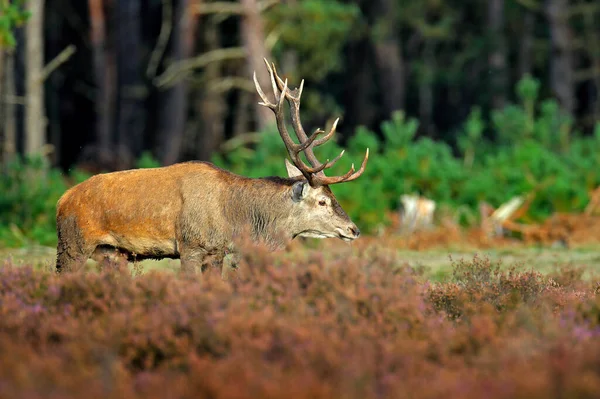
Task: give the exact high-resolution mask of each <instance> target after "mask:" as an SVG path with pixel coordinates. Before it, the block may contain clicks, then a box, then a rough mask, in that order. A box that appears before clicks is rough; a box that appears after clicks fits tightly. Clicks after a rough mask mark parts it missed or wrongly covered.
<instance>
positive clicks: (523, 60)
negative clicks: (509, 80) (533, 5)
mask: <svg viewBox="0 0 600 399" xmlns="http://www.w3.org/2000/svg"><path fill="white" fill-rule="evenodd" d="M523 14H524V15H523V31H522V32H521V38H520V45H519V71H518V76H517V79H521V78H522V77H523V76H525V75H529V74H531V70H532V58H533V29H534V27H535V14H534V13H533V12H531V11H530V10H527V9H525V10H523Z"/></svg>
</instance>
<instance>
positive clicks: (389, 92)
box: [373, 0, 405, 118]
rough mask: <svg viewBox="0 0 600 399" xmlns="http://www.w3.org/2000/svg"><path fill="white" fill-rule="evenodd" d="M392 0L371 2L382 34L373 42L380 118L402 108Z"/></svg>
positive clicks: (399, 52)
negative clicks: (379, 93) (379, 90)
mask: <svg viewBox="0 0 600 399" xmlns="http://www.w3.org/2000/svg"><path fill="white" fill-rule="evenodd" d="M395 5H396V1H395V0H378V1H376V2H375V5H374V7H375V8H376V13H377V17H376V21H377V23H378V24H382V25H380V26H381V27H382V29H381V32H382V36H381V37H378V38H375V41H374V43H373V46H374V50H375V51H374V52H375V64H376V66H377V77H378V78H379V86H380V89H381V94H382V100H383V101H382V104H381V105H382V111H383V113H384V115H383V117H384V118H389V117H390V115H391V113H392V112H394V111H397V110H399V109H402V108H404V91H405V78H404V60H403V58H402V44H401V42H400V39H399V37H398V34H397V32H396V31H395V27H396V22H397V21H396V6H395Z"/></svg>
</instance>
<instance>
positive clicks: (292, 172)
mask: <svg viewBox="0 0 600 399" xmlns="http://www.w3.org/2000/svg"><path fill="white" fill-rule="evenodd" d="M285 168H286V170H287V173H288V177H296V176H302V172H300V169H298V168H297V167H295V166H294V165H292V163H291V162H290V161H288V159H287V158H286V159H285Z"/></svg>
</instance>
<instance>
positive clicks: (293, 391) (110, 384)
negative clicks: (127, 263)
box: [0, 248, 600, 399]
mask: <svg viewBox="0 0 600 399" xmlns="http://www.w3.org/2000/svg"><path fill="white" fill-rule="evenodd" d="M245 253H246V254H247V255H245V256H244V258H243V260H242V262H241V265H240V269H239V270H238V271H237V272H235V273H232V274H231V278H230V279H229V280H228V281H222V280H221V278H220V275H219V273H218V272H216V270H208V271H207V272H206V273H205V274H204V275H203V276H202V278H198V277H197V276H192V277H189V276H184V275H178V274H173V273H165V272H150V273H146V274H142V275H136V276H134V275H132V274H131V273H130V272H129V271H128V269H123V268H120V269H118V270H117V271H114V270H112V271H111V270H110V268H108V267H105V268H104V270H103V271H101V272H89V273H71V274H65V275H62V276H56V275H54V274H53V273H50V272H44V271H34V270H33V269H32V268H30V267H14V266H12V265H10V264H4V265H3V266H2V267H1V268H0V351H1V352H2V358H3V362H0V387H1V392H2V396H3V397H20V398H35V397H45V398H59V397H60V398H70V397H81V396H85V397H87V398H96V397H97V398H111V397H131V398H135V397H140V398H141V397H143V398H145V399H151V398H164V397H171V398H185V397H195V398H196V397H212V398H219V397H235V398H257V397H261V398H263V397H268V398H280V397H281V398H284V397H285V398H289V397H294V398H308V397H310V398H321V397H322V398H331V397H344V398H361V399H362V398H371V397H373V398H375V397H377V398H387V397H390V398H392V397H394V398H397V397H411V398H432V397H441V396H443V397H446V398H480V397H486V398H509V397H510V398H514V397H527V398H547V397H578V398H588V397H589V398H592V397H597V393H598V392H599V391H600V363H599V362H598V359H600V339H598V338H599V337H600V298H599V297H598V294H597V293H596V291H595V290H596V288H595V286H594V282H593V281H590V280H586V281H584V280H581V279H580V278H579V277H578V275H577V273H576V272H572V271H571V269H569V270H567V269H565V270H562V271H561V270H560V269H557V271H556V272H555V273H554V274H553V275H551V276H550V275H549V276H542V275H540V274H538V273H536V272H535V271H520V270H521V269H519V270H517V269H510V268H508V269H507V268H505V267H501V265H499V264H495V263H493V262H490V261H489V260H487V259H485V258H480V257H475V258H473V259H472V260H469V261H465V260H459V261H456V262H454V265H453V274H452V277H451V278H450V279H449V280H448V281H446V282H442V283H436V284H431V283H429V282H428V281H426V280H425V279H424V277H423V276H422V275H421V273H419V271H418V270H416V269H413V268H411V267H409V266H408V265H406V264H405V263H404V262H403V260H402V259H401V258H399V257H398V255H396V254H394V253H393V252H389V251H378V250H376V249H373V250H370V249H369V248H365V249H364V250H361V251H359V252H358V253H356V254H354V253H353V254H352V255H343V254H342V255H340V254H328V253H323V252H304V253H302V255H301V256H294V257H291V256H290V257H287V256H280V255H277V254H273V253H269V252H268V251H266V250H262V249H260V248H258V249H255V250H254V251H246V252H245Z"/></svg>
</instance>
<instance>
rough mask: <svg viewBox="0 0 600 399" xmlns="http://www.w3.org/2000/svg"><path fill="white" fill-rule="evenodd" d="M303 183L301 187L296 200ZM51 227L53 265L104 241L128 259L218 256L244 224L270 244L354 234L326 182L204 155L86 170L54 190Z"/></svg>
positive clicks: (197, 260)
mask: <svg viewBox="0 0 600 399" xmlns="http://www.w3.org/2000/svg"><path fill="white" fill-rule="evenodd" d="M305 187H306V188H305ZM302 189H304V190H305V191H308V193H305V194H306V196H305V198H303V199H302V201H298V199H299V197H298V196H297V194H300V195H301V194H302V192H301V190H302ZM295 194H296V197H295ZM318 201H326V202H328V204H329V205H330V206H318V204H316V202H318ZM331 205H333V206H331ZM310 209H314V211H312V212H310V211H309V210H310ZM328 225H330V226H333V227H332V228H327V226H328ZM57 230H58V238H59V245H58V248H57V249H58V254H57V269H58V270H59V271H60V270H61V269H63V268H64V269H68V270H70V269H72V267H73V266H75V265H76V264H78V263H81V262H82V261H85V260H86V259H87V258H89V257H93V258H95V259H97V260H99V259H100V258H102V257H103V256H106V255H107V254H108V253H110V251H106V249H107V248H114V249H116V250H118V251H119V252H120V253H121V254H122V255H123V256H126V257H127V258H128V260H134V259H135V260H143V259H161V258H173V259H178V258H181V260H182V266H183V267H186V266H190V267H191V266H194V265H200V264H202V263H203V262H204V259H205V257H206V256H208V255H216V257H217V259H218V260H220V261H222V259H223V257H224V256H225V254H226V252H227V251H228V250H231V249H232V248H233V237H234V236H235V235H236V234H241V233H243V232H244V231H245V230H248V231H250V233H251V235H252V238H253V239H255V240H259V239H261V240H264V241H265V242H266V243H267V244H269V245H270V246H271V247H273V248H277V247H281V246H282V245H284V244H285V243H286V242H287V241H288V240H291V239H293V238H295V237H297V236H307V237H319V238H325V237H338V238H342V239H344V240H351V239H354V238H355V237H357V236H358V234H359V230H358V228H357V227H356V225H354V223H352V222H351V221H350V219H349V218H348V216H347V215H346V213H345V212H344V211H343V209H342V208H341V207H340V206H339V204H337V201H335V198H334V197H333V194H332V193H331V191H330V190H328V189H326V188H321V189H311V188H309V187H308V186H307V183H306V182H304V181H301V180H299V178H298V177H292V178H279V177H267V178H258V179H253V178H247V177H243V176H238V175H235V174H233V173H230V172H227V171H225V170H222V169H220V168H217V167H216V166H214V165H212V164H210V163H205V162H186V163H180V164H175V165H172V166H168V167H162V168H155V169H135V170H128V171H121V172H113V173H106V174H101V175H96V176H93V177H91V178H90V179H88V180H86V181H85V182H83V183H80V184H79V185H77V186H75V187H73V188H71V189H70V190H68V191H67V192H66V193H65V194H64V195H63V196H62V197H61V199H60V200H59V202H58V206H57Z"/></svg>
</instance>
